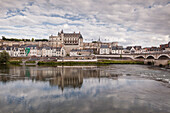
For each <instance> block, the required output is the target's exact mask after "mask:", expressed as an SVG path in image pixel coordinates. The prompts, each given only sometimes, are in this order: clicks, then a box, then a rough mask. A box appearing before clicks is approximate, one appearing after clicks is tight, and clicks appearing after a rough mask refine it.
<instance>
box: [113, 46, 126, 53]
mask: <svg viewBox="0 0 170 113" xmlns="http://www.w3.org/2000/svg"><path fill="white" fill-rule="evenodd" d="M111 53H112V54H123V53H124V50H123V46H112V50H111Z"/></svg>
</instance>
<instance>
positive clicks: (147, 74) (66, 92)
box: [0, 65, 170, 113]
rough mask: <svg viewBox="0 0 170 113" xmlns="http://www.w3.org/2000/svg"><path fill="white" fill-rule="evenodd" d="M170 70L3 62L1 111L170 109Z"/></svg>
mask: <svg viewBox="0 0 170 113" xmlns="http://www.w3.org/2000/svg"><path fill="white" fill-rule="evenodd" d="M169 80H170V70H167V69H161V68H155V67H150V66H144V65H109V66H100V67H97V66H91V67H86V66H84V67H83V66H73V67H67V66H65V67H39V66H35V67H30V66H4V65H0V113H34V112H35V113H60V112H63V113H113V112H114V113H170V82H169Z"/></svg>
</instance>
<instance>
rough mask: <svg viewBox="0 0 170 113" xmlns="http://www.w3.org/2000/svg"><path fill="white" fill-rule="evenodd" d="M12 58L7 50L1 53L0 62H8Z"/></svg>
mask: <svg viewBox="0 0 170 113" xmlns="http://www.w3.org/2000/svg"><path fill="white" fill-rule="evenodd" d="M9 59H10V56H9V54H8V53H7V52H6V51H3V52H1V53H0V63H7V62H8V61H9Z"/></svg>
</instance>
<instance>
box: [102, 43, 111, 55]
mask: <svg viewBox="0 0 170 113" xmlns="http://www.w3.org/2000/svg"><path fill="white" fill-rule="evenodd" d="M99 54H110V49H109V47H108V46H107V45H101V47H100V52H99Z"/></svg>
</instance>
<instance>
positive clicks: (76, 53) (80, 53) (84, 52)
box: [70, 49, 93, 56]
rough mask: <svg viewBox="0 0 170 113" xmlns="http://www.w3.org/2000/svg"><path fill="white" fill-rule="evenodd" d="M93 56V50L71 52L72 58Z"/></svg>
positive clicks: (73, 50)
mask: <svg viewBox="0 0 170 113" xmlns="http://www.w3.org/2000/svg"><path fill="white" fill-rule="evenodd" d="M92 54H93V50H92V49H72V50H71V51H70V56H90V55H92Z"/></svg>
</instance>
